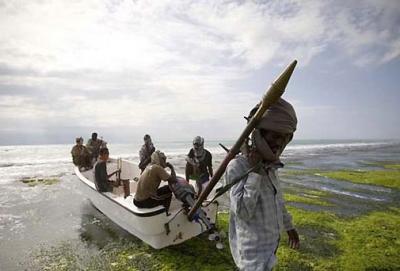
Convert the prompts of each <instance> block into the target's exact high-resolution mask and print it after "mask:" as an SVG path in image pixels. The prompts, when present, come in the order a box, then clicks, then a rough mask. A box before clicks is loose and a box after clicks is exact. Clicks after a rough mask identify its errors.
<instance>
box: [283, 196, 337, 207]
mask: <svg viewBox="0 0 400 271" xmlns="http://www.w3.org/2000/svg"><path fill="white" fill-rule="evenodd" d="M284 198H285V201H286V202H300V203H306V204H314V205H321V206H332V204H330V203H328V202H326V201H323V200H321V199H320V196H319V195H315V194H311V193H301V194H299V195H294V194H285V196H284Z"/></svg>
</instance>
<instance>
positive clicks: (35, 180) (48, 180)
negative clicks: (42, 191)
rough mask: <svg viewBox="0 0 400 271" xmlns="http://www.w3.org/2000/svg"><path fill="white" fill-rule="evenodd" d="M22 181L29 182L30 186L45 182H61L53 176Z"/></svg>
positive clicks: (47, 183)
mask: <svg viewBox="0 0 400 271" xmlns="http://www.w3.org/2000/svg"><path fill="white" fill-rule="evenodd" d="M21 182H23V183H24V184H27V185H29V186H36V185H39V184H44V185H52V184H56V183H58V182H60V180H59V179H57V178H51V179H39V178H38V179H22V180H21Z"/></svg>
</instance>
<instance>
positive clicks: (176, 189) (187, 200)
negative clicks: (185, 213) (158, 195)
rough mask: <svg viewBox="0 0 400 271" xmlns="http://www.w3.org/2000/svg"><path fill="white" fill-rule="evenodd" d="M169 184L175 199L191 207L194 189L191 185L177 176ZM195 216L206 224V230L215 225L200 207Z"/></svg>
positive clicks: (211, 228)
mask: <svg viewBox="0 0 400 271" xmlns="http://www.w3.org/2000/svg"><path fill="white" fill-rule="evenodd" d="M169 186H170V188H171V190H172V192H173V193H174V195H175V197H176V198H177V199H179V200H180V201H182V202H183V203H184V204H186V205H187V206H188V207H190V208H192V207H193V205H194V195H195V191H194V188H193V186H192V185H190V184H189V183H188V182H187V181H186V180H185V179H184V178H182V177H178V176H177V177H176V182H175V183H170V185H169ZM196 216H197V217H198V218H199V219H200V220H201V221H202V222H203V223H204V224H205V225H206V226H207V229H208V230H213V229H214V227H215V226H214V225H212V224H211V223H210V220H209V219H208V218H207V215H206V214H205V212H204V211H203V210H202V209H201V208H199V209H198V210H197V213H196Z"/></svg>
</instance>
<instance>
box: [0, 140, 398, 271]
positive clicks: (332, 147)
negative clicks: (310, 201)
mask: <svg viewBox="0 0 400 271" xmlns="http://www.w3.org/2000/svg"><path fill="white" fill-rule="evenodd" d="M220 143H221V144H223V145H224V146H226V147H227V148H230V147H231V146H232V145H233V143H234V142H233V141H230V140H221V141H207V142H206V146H205V148H206V149H208V150H209V151H210V152H211V153H212V154H213V165H214V170H215V169H216V168H217V167H218V165H219V164H220V163H221V161H222V160H223V158H224V157H225V155H226V152H225V150H224V149H223V148H221V147H220V145H219V144H220ZM154 144H155V146H156V148H157V149H159V150H161V151H163V152H164V153H166V155H167V157H168V161H169V162H170V163H171V164H173V165H174V166H175V168H176V170H177V172H178V173H182V174H183V173H184V167H185V156H186V155H187V153H188V152H189V150H190V148H191V142H190V141H187V142H184V141H179V142H154ZM72 147H73V145H70V144H60V145H19V146H0V176H1V178H0V270H2V271H3V270H40V267H37V268H36V269H35V268H33V267H32V266H35V261H36V257H37V255H40V251H42V250H43V249H49V248H52V247H57V246H60V245H62V244H66V243H68V244H73V246H74V247H76V249H77V250H80V251H81V254H82V255H83V256H82V257H85V256H84V255H91V254H96V253H98V252H99V251H100V250H101V247H102V246H104V245H105V244H106V243H107V242H108V241H109V240H115V239H124V240H126V239H128V240H133V241H137V242H140V241H139V240H136V239H135V238H134V237H132V236H130V235H129V234H128V233H127V232H125V231H124V230H122V229H121V228H119V227H118V226H117V225H115V224H114V223H113V222H112V221H110V220H109V219H108V218H107V217H105V216H104V215H103V214H101V213H100V212H99V211H98V210H97V209H95V208H94V207H93V206H92V204H91V203H90V201H89V200H88V199H87V197H86V195H85V194H84V193H83V192H82V191H83V189H82V187H81V184H80V182H79V181H78V179H77V177H76V176H75V175H74V173H73V165H72V159H71V154H70V151H71V148H72ZM140 147H141V145H140V143H136V144H112V143H108V148H109V150H110V156H111V157H114V158H122V159H127V160H132V161H134V162H138V160H139V157H138V151H139V149H140ZM281 160H282V162H283V163H284V164H285V167H284V168H283V169H282V173H283V174H282V176H283V177H282V178H281V179H282V180H281V181H282V186H283V189H284V191H291V192H292V193H293V191H295V193H303V192H304V191H307V190H320V191H324V192H326V193H329V194H330V195H333V196H332V197H330V200H331V201H332V203H334V207H332V206H331V207H330V206H319V207H318V208H319V209H318V210H320V209H321V208H322V209H323V208H331V209H330V211H332V208H333V209H334V210H333V211H335V212H336V213H337V214H338V215H344V216H346V215H350V216H351V215H357V214H359V213H362V212H366V211H369V210H371V209H379V208H383V206H385V205H386V204H392V203H394V202H399V199H400V196H399V192H398V191H397V190H396V191H395V190H393V189H390V188H387V187H380V186H374V185H365V184H355V183H351V182H346V181H338V180H333V179H328V178H324V177H318V176H307V175H301V176H292V175H291V174H288V175H285V174H284V173H285V170H286V171H293V170H308V169H318V170H343V169H349V170H366V169H368V170H373V169H379V167H378V166H377V164H376V163H377V162H387V161H393V162H399V161H400V140H294V141H293V142H291V143H290V144H289V145H288V146H287V147H286V149H285V151H284V153H283V155H282V157H281ZM32 178H37V179H52V178H56V179H59V182H57V183H55V184H51V185H45V184H40V185H36V186H29V185H28V184H26V183H24V182H22V180H26V179H32ZM399 181H400V180H399ZM225 200H227V198H226V197H225ZM293 204H294V205H296V206H297V207H300V208H306V209H312V208H316V207H310V206H306V205H304V204H301V203H297V204H295V203H293ZM221 208H222V209H224V208H225V210H226V209H227V208H228V204H225V205H224V204H222V205H221Z"/></svg>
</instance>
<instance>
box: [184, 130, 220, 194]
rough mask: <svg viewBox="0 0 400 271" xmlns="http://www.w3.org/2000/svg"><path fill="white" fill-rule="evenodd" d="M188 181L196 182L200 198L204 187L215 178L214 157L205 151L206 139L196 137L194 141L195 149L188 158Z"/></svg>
mask: <svg viewBox="0 0 400 271" xmlns="http://www.w3.org/2000/svg"><path fill="white" fill-rule="evenodd" d="M185 176H186V180H188V181H189V179H193V180H196V186H197V196H200V194H201V192H202V190H203V185H204V184H205V183H207V182H208V181H209V180H210V177H212V176H213V168H212V155H211V153H210V152H209V151H208V150H206V149H204V138H202V137H201V136H196V137H195V138H194V139H193V148H191V149H190V151H189V153H188V155H187V156H186V168H185Z"/></svg>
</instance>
